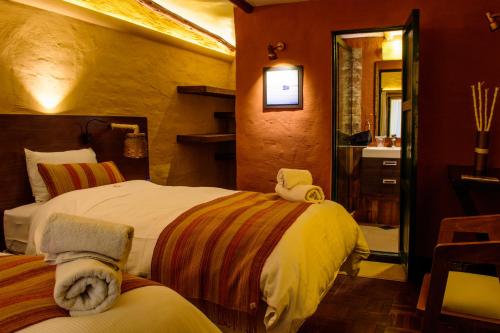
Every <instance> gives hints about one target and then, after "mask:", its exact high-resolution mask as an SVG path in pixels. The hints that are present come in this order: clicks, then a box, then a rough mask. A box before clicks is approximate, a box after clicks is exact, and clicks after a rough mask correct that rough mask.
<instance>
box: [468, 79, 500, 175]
mask: <svg viewBox="0 0 500 333" xmlns="http://www.w3.org/2000/svg"><path fill="white" fill-rule="evenodd" d="M483 84H484V82H478V83H477V98H476V86H475V85H472V86H470V88H471V90H472V100H473V102H474V117H475V121H476V130H477V134H476V148H475V149H474V174H475V176H484V175H485V173H486V162H487V158H488V146H489V133H490V130H491V123H492V121H493V115H494V113H495V104H496V100H497V94H498V90H499V89H500V88H499V87H495V91H494V93H493V99H492V101H491V104H490V105H488V103H489V101H488V98H489V96H490V90H489V89H488V88H484V87H483ZM483 88H484V91H483Z"/></svg>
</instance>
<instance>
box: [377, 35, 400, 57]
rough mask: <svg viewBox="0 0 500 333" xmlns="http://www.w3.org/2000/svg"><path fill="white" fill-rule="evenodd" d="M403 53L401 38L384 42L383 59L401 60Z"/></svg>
mask: <svg viewBox="0 0 500 333" xmlns="http://www.w3.org/2000/svg"><path fill="white" fill-rule="evenodd" d="M402 54H403V45H402V42H401V39H394V40H391V41H385V42H383V43H382V59H383V60H401V59H402Z"/></svg>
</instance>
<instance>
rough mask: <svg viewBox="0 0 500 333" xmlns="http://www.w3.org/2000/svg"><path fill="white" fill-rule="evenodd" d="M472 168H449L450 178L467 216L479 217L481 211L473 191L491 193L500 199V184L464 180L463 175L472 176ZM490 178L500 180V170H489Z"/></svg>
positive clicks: (452, 166) (453, 166)
mask: <svg viewBox="0 0 500 333" xmlns="http://www.w3.org/2000/svg"><path fill="white" fill-rule="evenodd" d="M472 174H473V167H472V166H459V165H449V166H448V178H449V180H450V182H451V184H452V186H453V189H454V190H455V193H456V194H457V196H458V199H459V200H460V204H461V205H462V208H463V210H464V213H465V214H466V215H479V211H478V210H477V208H476V205H475V204H474V201H473V200H472V198H471V196H470V192H471V191H481V192H486V191H487V192H491V193H492V195H496V196H498V197H499V198H500V182H496V183H495V182H485V181H479V180H471V179H463V178H462V175H472ZM488 176H490V177H496V178H500V169H489V170H488Z"/></svg>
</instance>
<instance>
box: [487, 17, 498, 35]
mask: <svg viewBox="0 0 500 333" xmlns="http://www.w3.org/2000/svg"><path fill="white" fill-rule="evenodd" d="M497 17H500V13H495V14H492V13H490V12H487V13H486V18H487V19H488V22H489V23H490V30H491V32H493V31H496V30H498V28H499V27H500V25H499V23H498V22H497V19H496V18H497Z"/></svg>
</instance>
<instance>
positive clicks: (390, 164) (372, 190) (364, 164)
mask: <svg viewBox="0 0 500 333" xmlns="http://www.w3.org/2000/svg"><path fill="white" fill-rule="evenodd" d="M399 192H400V159H397V158H371V157H370V158H367V157H363V158H362V160H361V203H360V212H359V213H360V216H361V217H362V219H363V221H361V222H366V223H375V224H385V225H399Z"/></svg>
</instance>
